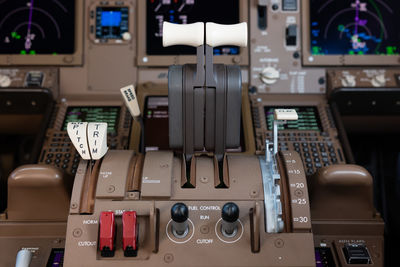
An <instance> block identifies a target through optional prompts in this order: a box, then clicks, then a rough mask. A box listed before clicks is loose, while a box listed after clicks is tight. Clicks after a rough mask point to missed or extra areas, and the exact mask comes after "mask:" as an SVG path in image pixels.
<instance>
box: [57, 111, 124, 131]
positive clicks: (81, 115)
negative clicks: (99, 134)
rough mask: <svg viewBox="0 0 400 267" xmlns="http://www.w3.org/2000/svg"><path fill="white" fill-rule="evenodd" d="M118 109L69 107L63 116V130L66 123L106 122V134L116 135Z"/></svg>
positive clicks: (65, 128) (65, 127)
mask: <svg viewBox="0 0 400 267" xmlns="http://www.w3.org/2000/svg"><path fill="white" fill-rule="evenodd" d="M119 112H120V107H108V106H107V107H69V108H68V109H67V113H66V115H65V119H64V123H63V130H64V131H66V130H67V125H68V122H106V123H107V125H108V128H107V133H108V134H117V129H118V118H119Z"/></svg>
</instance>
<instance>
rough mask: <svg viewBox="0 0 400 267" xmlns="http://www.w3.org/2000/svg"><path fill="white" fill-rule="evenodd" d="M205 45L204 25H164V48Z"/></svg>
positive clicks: (201, 23)
mask: <svg viewBox="0 0 400 267" xmlns="http://www.w3.org/2000/svg"><path fill="white" fill-rule="evenodd" d="M203 44H204V23H203V22H196V23H191V24H174V23H170V22H166V21H164V23H163V46H164V47H167V46H171V45H188V46H193V47H199V46H201V45H203Z"/></svg>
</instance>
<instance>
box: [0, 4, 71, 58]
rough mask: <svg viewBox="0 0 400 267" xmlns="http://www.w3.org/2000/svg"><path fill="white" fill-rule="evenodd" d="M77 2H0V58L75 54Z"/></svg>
mask: <svg viewBox="0 0 400 267" xmlns="http://www.w3.org/2000/svg"><path fill="white" fill-rule="evenodd" d="M74 29H75V1H73V0H69V1H60V0H40V1H37V0H3V1H0V54H20V55H36V54H43V55H57V54H73V53H74V52H75V30H74Z"/></svg>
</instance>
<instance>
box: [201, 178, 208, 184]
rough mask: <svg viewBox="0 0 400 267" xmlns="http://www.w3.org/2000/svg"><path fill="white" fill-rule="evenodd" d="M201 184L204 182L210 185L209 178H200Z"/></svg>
mask: <svg viewBox="0 0 400 267" xmlns="http://www.w3.org/2000/svg"><path fill="white" fill-rule="evenodd" d="M200 182H202V183H203V184H206V183H208V178H207V177H201V178H200Z"/></svg>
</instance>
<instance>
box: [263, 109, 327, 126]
mask: <svg viewBox="0 0 400 267" xmlns="http://www.w3.org/2000/svg"><path fill="white" fill-rule="evenodd" d="M282 108H283V109H294V110H296V112H297V115H298V116H299V119H298V120H297V121H287V123H286V124H283V125H280V126H279V128H278V129H279V130H300V131H319V132H322V125H321V119H320V117H319V114H318V109H317V108H316V107H264V112H265V118H266V122H267V127H268V130H270V131H272V129H273V122H274V110H275V109H282Z"/></svg>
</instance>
